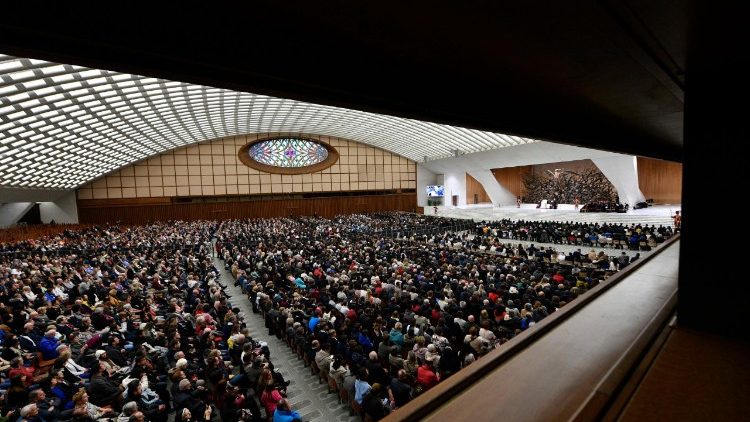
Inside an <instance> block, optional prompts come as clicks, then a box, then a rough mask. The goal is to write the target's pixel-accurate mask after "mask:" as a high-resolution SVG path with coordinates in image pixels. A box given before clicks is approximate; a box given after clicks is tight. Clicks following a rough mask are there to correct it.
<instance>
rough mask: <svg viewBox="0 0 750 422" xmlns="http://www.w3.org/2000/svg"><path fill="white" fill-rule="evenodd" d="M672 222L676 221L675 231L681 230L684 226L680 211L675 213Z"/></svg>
mask: <svg viewBox="0 0 750 422" xmlns="http://www.w3.org/2000/svg"><path fill="white" fill-rule="evenodd" d="M672 220H674V230H675V231H678V230H680V227H681V226H682V216H681V215H680V212H679V211H675V212H674V215H673V216H672Z"/></svg>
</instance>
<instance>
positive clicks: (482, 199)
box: [466, 173, 492, 204]
mask: <svg viewBox="0 0 750 422" xmlns="http://www.w3.org/2000/svg"><path fill="white" fill-rule="evenodd" d="M474 195H476V196H477V197H476V201H474V199H475V198H474ZM488 202H492V200H491V199H490V196H489V195H487V191H486V190H485V189H484V186H482V184H481V183H480V182H479V181H478V180H477V179H475V178H473V177H471V175H469V174H468V173H466V203H467V204H486V203H488Z"/></svg>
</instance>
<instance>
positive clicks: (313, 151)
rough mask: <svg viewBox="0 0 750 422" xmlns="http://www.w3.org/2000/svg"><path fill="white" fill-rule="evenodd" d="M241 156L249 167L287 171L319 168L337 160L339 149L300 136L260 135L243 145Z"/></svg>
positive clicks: (294, 172)
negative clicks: (261, 137) (269, 136)
mask: <svg viewBox="0 0 750 422" xmlns="http://www.w3.org/2000/svg"><path fill="white" fill-rule="evenodd" d="M239 156H240V160H241V161H242V162H243V163H245V164H246V165H248V166H250V167H253V168H256V169H258V170H262V171H265V172H269V173H284V174H301V173H310V172H315V171H320V170H322V169H324V168H327V167H330V166H332V165H333V164H334V163H335V162H336V160H338V153H337V152H336V150H335V149H333V147H331V146H330V145H327V144H323V143H320V142H318V141H316V140H313V139H307V138H297V137H276V138H270V139H261V140H259V141H255V142H253V143H250V144H247V145H245V146H244V147H242V149H240V153H239Z"/></svg>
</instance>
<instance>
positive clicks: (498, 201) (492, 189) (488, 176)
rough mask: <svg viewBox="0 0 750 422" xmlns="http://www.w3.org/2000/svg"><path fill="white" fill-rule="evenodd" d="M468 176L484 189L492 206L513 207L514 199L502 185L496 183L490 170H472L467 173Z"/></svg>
mask: <svg viewBox="0 0 750 422" xmlns="http://www.w3.org/2000/svg"><path fill="white" fill-rule="evenodd" d="M468 173H469V175H470V176H471V177H473V178H475V179H477V181H478V182H479V183H481V184H482V187H484V190H485V192H487V195H488V196H489V197H490V200H491V201H492V205H495V206H503V205H515V203H516V197H515V196H514V195H513V193H512V192H511V191H509V190H508V189H505V188H504V187H503V185H501V184H500V183H498V182H497V179H496V178H495V175H494V174H492V171H491V170H474V171H470V172H468Z"/></svg>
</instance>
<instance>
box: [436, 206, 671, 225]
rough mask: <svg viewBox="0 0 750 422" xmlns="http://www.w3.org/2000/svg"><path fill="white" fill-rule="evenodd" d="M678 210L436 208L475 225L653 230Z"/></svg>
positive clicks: (662, 208)
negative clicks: (554, 223)
mask: <svg viewBox="0 0 750 422" xmlns="http://www.w3.org/2000/svg"><path fill="white" fill-rule="evenodd" d="M424 210H425V214H428V215H433V214H434V207H425V208H424ZM678 210H680V205H679V204H675V205H654V206H652V207H648V208H642V209H639V210H629V211H628V212H626V213H604V212H580V211H579V210H576V209H574V206H573V205H571V204H560V206H558V208H557V209H538V208H536V204H522V205H521V208H517V207H516V206H515V205H514V206H505V207H495V206H492V204H478V205H467V206H461V207H452V206H442V207H438V212H437V215H439V216H443V217H450V218H464V219H471V220H474V221H483V220H485V221H492V220H502V219H506V218H507V219H511V220H529V221H573V222H587V223H623V224H631V223H644V224H649V225H651V224H653V225H656V226H659V225H664V226H667V225H668V226H672V215H674V212H675V211H678Z"/></svg>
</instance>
